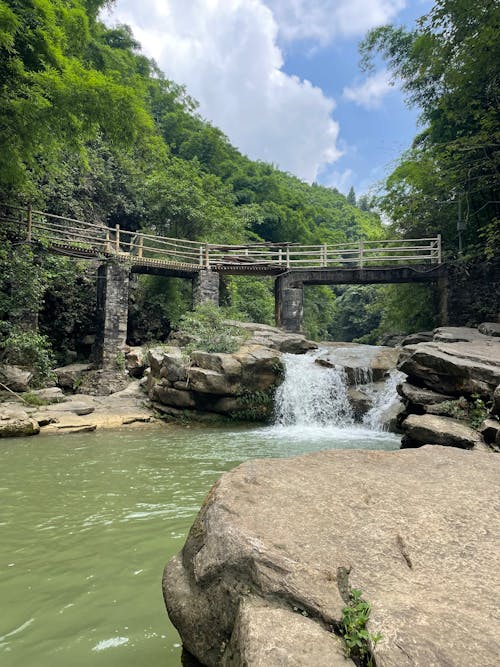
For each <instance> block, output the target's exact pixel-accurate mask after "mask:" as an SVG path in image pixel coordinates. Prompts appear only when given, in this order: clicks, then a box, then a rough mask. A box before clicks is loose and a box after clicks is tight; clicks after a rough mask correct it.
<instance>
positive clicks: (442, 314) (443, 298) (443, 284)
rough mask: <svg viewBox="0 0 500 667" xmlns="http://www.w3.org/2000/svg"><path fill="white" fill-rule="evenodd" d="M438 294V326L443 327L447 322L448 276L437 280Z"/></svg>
mask: <svg viewBox="0 0 500 667" xmlns="http://www.w3.org/2000/svg"><path fill="white" fill-rule="evenodd" d="M437 287H438V293H439V314H438V320H439V326H440V327H445V326H447V324H448V322H449V317H448V296H449V286H448V276H443V277H442V278H439V280H438V284H437Z"/></svg>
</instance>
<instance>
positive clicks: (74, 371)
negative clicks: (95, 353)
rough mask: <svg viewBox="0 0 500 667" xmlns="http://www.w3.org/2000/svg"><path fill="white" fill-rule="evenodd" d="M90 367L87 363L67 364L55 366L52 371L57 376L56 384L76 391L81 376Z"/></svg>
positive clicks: (81, 378)
mask: <svg viewBox="0 0 500 667" xmlns="http://www.w3.org/2000/svg"><path fill="white" fill-rule="evenodd" d="M91 368H92V366H91V365H89V364H69V365H68V366H61V367H60V368H56V369H55V370H54V373H55V374H56V377H57V384H58V386H59V387H61V389H66V390H67V391H76V389H78V388H79V385H80V382H81V381H82V380H83V376H84V375H85V373H87V372H88V371H89V370H90V369H91Z"/></svg>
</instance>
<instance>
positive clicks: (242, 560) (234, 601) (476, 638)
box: [163, 446, 500, 667]
mask: <svg viewBox="0 0 500 667" xmlns="http://www.w3.org/2000/svg"><path fill="white" fill-rule="evenodd" d="M499 484H500V459H498V458H497V457H496V455H495V454H485V453H478V452H467V451H462V450H458V449H452V448H448V447H439V446H433V447H423V448H421V449H411V450H403V451H397V452H381V451H330V452H321V453H316V454H312V455H308V456H303V457H300V458H296V459H283V460H258V461H251V462H248V463H245V464H243V465H241V466H239V467H238V468H236V469H235V470H233V471H232V472H229V473H226V474H225V475H223V476H222V478H221V479H220V480H219V482H218V483H217V484H216V485H215V486H214V487H213V488H212V490H211V492H210V493H209V495H208V497H207V498H206V500H205V502H204V505H203V507H202V509H201V511H200V513H199V515H198V517H197V519H196V521H195V523H194V525H193V527H192V528H191V531H190V533H189V536H188V539H187V542H186V544H185V546H184V549H183V550H182V552H181V553H180V554H179V555H178V556H176V557H174V558H173V559H172V560H171V561H170V563H169V564H168V566H167V568H166V570H165V576H164V581H163V590H164V595H165V598H166V604H167V609H168V613H169V615H170V618H171V619H172V621H173V623H174V624H175V626H176V627H177V628H178V630H179V632H180V634H181V636H182V639H183V641H184V644H185V647H186V648H187V649H188V650H189V651H190V652H191V653H192V654H193V655H195V656H196V657H197V658H198V659H199V660H200V661H201V662H202V664H204V665H208V666H210V667H212V666H214V667H215V666H217V665H221V666H224V667H229V666H230V667H240V666H243V665H246V666H247V667H257V665H258V666H259V667H261V666H264V665H266V666H267V665H272V666H274V665H297V666H303V667H310V666H311V665H315V666H316V665H317V666H318V667H327V665H328V666H331V665H337V664H339V661H338V660H339V659H340V660H342V659H343V658H341V657H340V656H337V657H338V659H334V658H333V657H331V655H329V654H328V651H329V650H330V649H331V651H330V654H331V653H332V652H335V651H336V646H337V645H336V644H335V642H332V644H331V646H328V645H325V643H324V642H325V641H326V639H327V637H326V636H325V635H326V634H327V630H331V629H334V630H335V629H336V631H337V632H338V631H339V627H340V624H341V623H340V622H341V618H342V610H343V608H344V607H345V604H346V602H345V600H346V597H348V593H349V589H350V588H351V589H360V590H361V591H362V596H363V598H364V599H365V600H367V601H369V602H370V603H371V605H372V611H371V616H370V620H369V623H368V629H369V631H370V632H371V633H376V632H380V633H381V634H382V640H381V641H380V642H379V643H378V644H377V645H376V647H375V648H374V655H375V658H376V664H377V665H378V666H379V667H428V666H431V665H433V666H435V667H438V666H444V665H446V666H447V667H470V665H481V667H496V665H497V664H498V656H499V655H500V638H499V635H498V632H497V629H496V627H495V618H498V600H499V599H500V585H499V580H498V571H499V568H500V554H499V551H498V541H499V539H500V512H499V511H498V509H499V508H498V488H499ZM464 490H466V491H464ZM464 493H466V495H464ZM262 607H267V608H268V609H269V610H270V611H266V617H265V619H264V618H263V615H262ZM301 617H303V618H305V619H306V620H307V621H308V623H307V624H306V625H307V627H306V625H304V624H302V622H301V621H300V618H301ZM266 619H268V620H267V621H266ZM273 619H275V621H273ZM297 619H299V621H298V620H297ZM311 623H313V624H315V625H316V626H317V632H316V633H315V632H314V631H310V628H311V625H310V624H311ZM299 626H300V627H299ZM308 632H309V633H310V634H309V635H308V634H307V633H308ZM300 636H302V637H303V638H304V640H303V642H301V641H300V639H299V640H298V641H297V637H300ZM307 636H309V639H306V637H307ZM332 639H333V637H332ZM306 642H310V643H311V644H314V647H315V648H317V650H318V651H321V650H325V651H327V653H323V654H316V655H315V656H312V654H309V653H308V652H307V651H310V650H312V648H311V646H309V645H308V646H306V647H304V644H305V643H306ZM316 642H318V644H317V645H316ZM320 645H321V647H322V648H320ZM259 647H260V649H259ZM266 651H267V653H266ZM277 655H280V656H281V662H280V661H279V659H277V658H276V656H277ZM270 656H272V659H271V657H270ZM325 656H326V657H325ZM340 664H341V663H340ZM344 664H346V667H347V665H348V664H349V663H348V662H346V663H344Z"/></svg>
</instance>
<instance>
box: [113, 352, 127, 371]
mask: <svg viewBox="0 0 500 667" xmlns="http://www.w3.org/2000/svg"><path fill="white" fill-rule="evenodd" d="M115 364H116V367H117V368H118V370H119V371H124V370H125V355H124V353H123V352H122V351H121V350H119V351H118V352H117V353H116V357H115Z"/></svg>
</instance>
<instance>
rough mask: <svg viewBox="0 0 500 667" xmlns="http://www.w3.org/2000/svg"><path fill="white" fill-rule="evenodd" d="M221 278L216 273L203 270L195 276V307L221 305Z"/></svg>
mask: <svg viewBox="0 0 500 667" xmlns="http://www.w3.org/2000/svg"><path fill="white" fill-rule="evenodd" d="M219 285H220V277H219V274H218V273H217V272H216V271H210V269H203V270H201V271H198V272H197V273H196V274H195V277H194V279H193V305H194V306H199V305H201V304H203V303H213V304H214V305H215V306H218V305H219Z"/></svg>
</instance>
